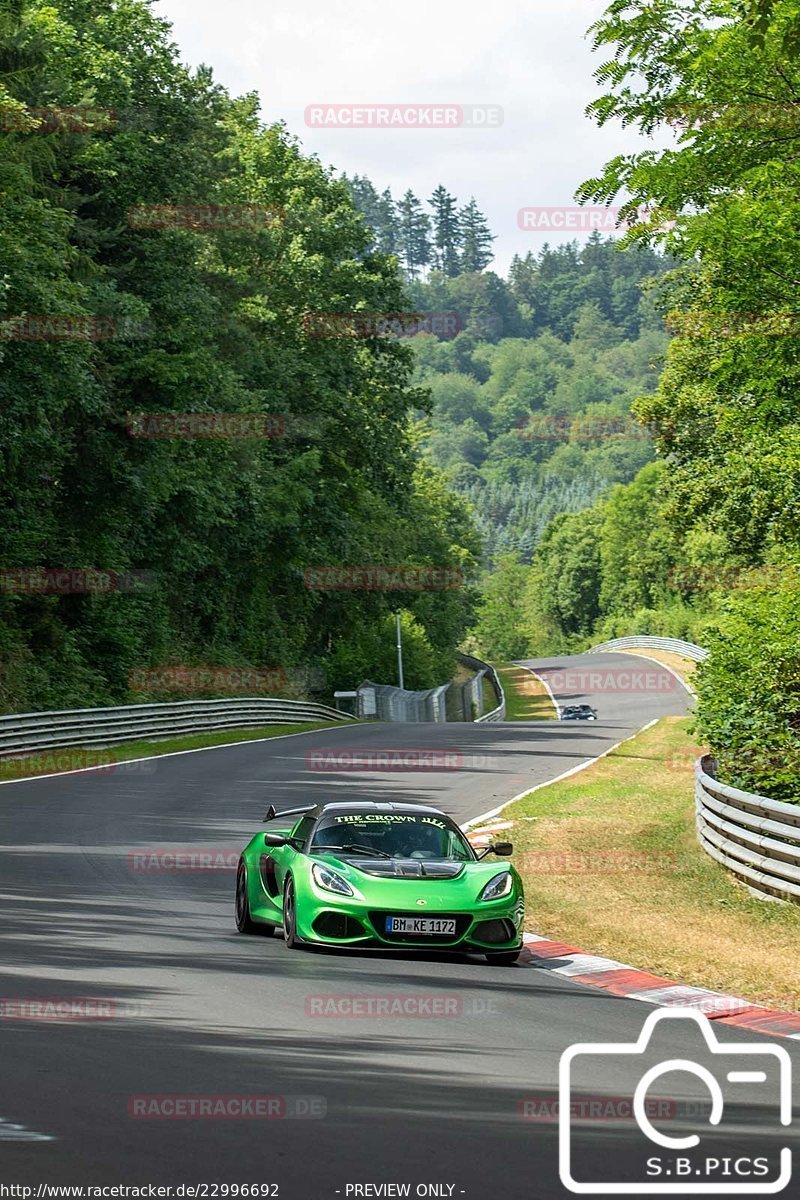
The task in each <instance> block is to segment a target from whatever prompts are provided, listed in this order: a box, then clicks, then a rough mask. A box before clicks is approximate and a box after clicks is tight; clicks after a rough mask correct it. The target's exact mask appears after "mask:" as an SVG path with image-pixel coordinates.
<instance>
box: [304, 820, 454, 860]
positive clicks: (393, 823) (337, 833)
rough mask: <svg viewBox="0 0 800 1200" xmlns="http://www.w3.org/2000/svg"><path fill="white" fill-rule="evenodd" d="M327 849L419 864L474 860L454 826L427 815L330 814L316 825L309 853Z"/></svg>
mask: <svg viewBox="0 0 800 1200" xmlns="http://www.w3.org/2000/svg"><path fill="white" fill-rule="evenodd" d="M328 849H330V850H333V849H338V850H348V851H351V852H353V853H356V854H370V853H375V854H377V855H378V856H379V857H386V858H416V859H421V860H424V859H432V858H439V859H441V858H450V859H456V860H458V861H459V862H469V861H471V860H472V859H474V857H475V856H474V854H473V852H472V848H471V847H470V844H469V842H468V841H467V839H466V838H465V837H464V835H463V834H462V833H461V831H460V830H459V829H458V827H457V826H456V825H454V824H453V823H452V822H451V821H449V820H448V819H447V818H446V817H443V816H439V815H433V814H428V813H419V814H417V813H374V812H369V813H332V814H331V815H330V816H328V817H323V818H322V820H321V821H320V824H319V826H318V827H317V831H316V833H315V834H314V838H313V841H312V843H311V846H310V853H312V854H314V853H320V852H321V851H325V850H328Z"/></svg>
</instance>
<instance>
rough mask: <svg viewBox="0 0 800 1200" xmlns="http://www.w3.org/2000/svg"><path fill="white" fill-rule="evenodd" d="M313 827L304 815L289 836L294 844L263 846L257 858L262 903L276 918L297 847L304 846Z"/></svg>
mask: <svg viewBox="0 0 800 1200" xmlns="http://www.w3.org/2000/svg"><path fill="white" fill-rule="evenodd" d="M313 827H314V818H313V817H310V816H308V815H306V816H305V817H303V818H302V819H301V820H300V821H298V823H297V824H296V825H295V826H294V828H293V829H292V831H291V834H290V836H291V837H292V839H293V842H294V843H295V844H291V843H289V844H287V845H285V846H267V845H265V846H264V848H263V851H262V853H261V855H260V856H259V863H258V874H259V878H260V880H261V887H262V890H263V892H264V901H265V903H266V904H267V905H269V906H270V907H271V908H273V909H274V911H275V913H276V914H277V915H278V916H281V915H282V913H283V889H284V885H285V883H286V876H287V874H288V873H289V870H290V868H291V865H292V863H293V861H294V859H295V858H296V856H297V854H298V850H297V846H299V845H303V846H305V844H306V842H307V840H308V837H309V835H310V833H311V830H312V829H313Z"/></svg>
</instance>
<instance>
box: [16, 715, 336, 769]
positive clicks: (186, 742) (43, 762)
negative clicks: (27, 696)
mask: <svg viewBox="0 0 800 1200" xmlns="http://www.w3.org/2000/svg"><path fill="white" fill-rule="evenodd" d="M345 724H347V725H352V724H357V722H353V721H348V722H344V721H341V722H340V721H318V722H313V721H309V722H303V723H301V724H294V725H264V726H262V727H261V728H259V729H221V730H218V731H217V732H215V733H190V734H183V735H181V736H180V737H174V738H159V739H158V740H157V741H149V742H148V741H144V742H126V743H125V744H124V745H122V746H109V747H108V748H107V749H104V750H99V749H96V748H92V747H85V748H79V747H75V746H73V747H64V748H62V749H59V750H39V751H32V752H31V753H30V754H29V755H27V757H26V758H25V759H22V760H14V759H9V760H6V761H5V762H0V781H3V780H13V779H28V778H30V777H31V776H34V775H50V774H53V773H54V772H57V771H65V770H67V771H68V770H79V769H81V768H83V767H91V766H100V765H103V766H105V765H106V764H111V763H117V762H127V761H128V760H129V759H132V758H151V757H157V756H158V755H161V754H174V753H175V752H177V751H180V750H202V749H205V748H206V747H209V746H223V745H227V744H228V743H230V742H252V741H256V740H257V739H259V738H276V737H286V736H287V734H291V733H309V732H310V731H312V730H314V729H334V728H338V727H339V726H341V725H345Z"/></svg>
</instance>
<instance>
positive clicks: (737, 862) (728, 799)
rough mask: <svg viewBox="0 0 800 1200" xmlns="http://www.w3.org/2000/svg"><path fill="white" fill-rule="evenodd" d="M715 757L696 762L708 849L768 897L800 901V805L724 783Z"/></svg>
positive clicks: (700, 823) (700, 830)
mask: <svg viewBox="0 0 800 1200" xmlns="http://www.w3.org/2000/svg"><path fill="white" fill-rule="evenodd" d="M713 770H714V761H713V759H712V758H710V757H709V756H706V757H704V758H701V759H699V761H698V763H697V766H696V768H695V798H696V801H697V835H698V837H699V839H700V844H701V846H702V847H703V849H704V850H705V851H706V852H707V853H708V854H710V855H711V857H712V858H714V859H716V861H717V862H718V863H721V864H722V866H724V867H727V868H728V870H729V871H732V872H733V874H734V875H736V877H737V878H738V879H740V880H741V881H742V882H743V883H745V884H747V886H748V887H749V889H750V890H751V892H753V893H754V894H755V895H756V896H759V897H761V898H762V899H764V900H784V901H792V902H794V903H795V904H798V903H800V806H798V805H795V804H785V803H783V801H780V800H769V799H767V797H766V796H755V795H752V794H751V793H750V792H743V791H740V790H739V788H734V787H729V786H728V785H727V784H725V783H720V781H719V780H718V779H715V777H714V775H713V773H712V772H713Z"/></svg>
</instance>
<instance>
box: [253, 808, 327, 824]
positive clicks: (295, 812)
mask: <svg viewBox="0 0 800 1200" xmlns="http://www.w3.org/2000/svg"><path fill="white" fill-rule="evenodd" d="M316 807H317V806H316V804H301V805H299V807H297V808H282V809H281V811H280V812H277V810H276V808H275V805H274V804H270V806H269V808H268V809H267V812H266V816H265V817H264V822H263V823H264V824H265V825H266V823H267V821H274V820H275V818H276V817H297V816H300V814H301V813H307V812H311V811H312V810H313V809H315V808H316Z"/></svg>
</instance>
